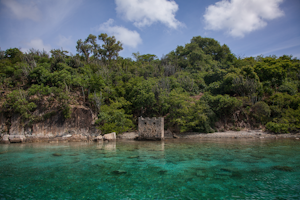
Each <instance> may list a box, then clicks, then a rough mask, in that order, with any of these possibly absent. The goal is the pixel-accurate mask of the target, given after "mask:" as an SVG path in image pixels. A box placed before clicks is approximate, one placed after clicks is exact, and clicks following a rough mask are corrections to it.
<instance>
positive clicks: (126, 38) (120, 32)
mask: <svg viewBox="0 0 300 200" xmlns="http://www.w3.org/2000/svg"><path fill="white" fill-rule="evenodd" d="M113 22H114V20H113V19H109V20H108V21H107V22H105V23H103V24H101V25H100V27H99V28H98V30H99V31H103V32H105V33H107V34H109V35H114V36H115V37H116V39H117V40H119V41H121V42H122V44H124V45H126V46H129V47H133V48H135V47H137V45H139V44H141V43H142V39H141V37H140V34H139V33H138V32H136V31H131V30H128V29H127V28H125V27H122V26H113Z"/></svg>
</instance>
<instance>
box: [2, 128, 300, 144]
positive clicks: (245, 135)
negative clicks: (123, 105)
mask: <svg viewBox="0 0 300 200" xmlns="http://www.w3.org/2000/svg"><path fill="white" fill-rule="evenodd" d="M9 136H10V138H7V139H6V140H4V138H2V140H0V144H10V143H68V142H109V141H116V140H117V141H118V140H136V138H137V137H138V132H125V133H121V134H118V135H117V137H116V139H105V137H102V136H101V138H99V136H98V137H92V136H86V135H72V136H71V135H68V136H67V137H41V136H25V135H9ZM222 138H223V139H286V138H289V139H295V140H300V133H296V134H290V133H288V134H270V133H267V132H263V131H262V130H248V131H246V130H243V131H225V132H215V133H198V132H186V133H179V134H173V133H171V132H169V131H165V137H164V139H175V140H181V139H222Z"/></svg>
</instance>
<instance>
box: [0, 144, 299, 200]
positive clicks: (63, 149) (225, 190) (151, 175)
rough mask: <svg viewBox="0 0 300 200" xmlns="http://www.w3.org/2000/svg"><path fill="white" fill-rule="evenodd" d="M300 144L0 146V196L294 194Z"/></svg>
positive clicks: (294, 196)
mask: <svg viewBox="0 0 300 200" xmlns="http://www.w3.org/2000/svg"><path fill="white" fill-rule="evenodd" d="M299 152H300V141H296V140H265V141H263V140H224V139H215V140H205V141H203V140H166V141H164V142H139V141H128V142H126V141H117V142H112V143H103V144H101V143H100V144H99V143H98V144H97V143H61V144H40V143H38V144H10V145H0V163H1V164H0V200H2V199H276V200H283V199H300V153H299Z"/></svg>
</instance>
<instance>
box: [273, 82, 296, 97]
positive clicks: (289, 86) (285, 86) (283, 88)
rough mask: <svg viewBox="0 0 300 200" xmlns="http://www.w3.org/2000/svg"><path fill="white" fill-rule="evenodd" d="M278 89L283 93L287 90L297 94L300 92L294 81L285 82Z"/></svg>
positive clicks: (289, 92)
mask: <svg viewBox="0 0 300 200" xmlns="http://www.w3.org/2000/svg"><path fill="white" fill-rule="evenodd" d="M278 91H279V92H282V93H284V92H286V93H288V94H289V95H295V94H296V93H297V92H298V88H297V85H296V84H294V83H292V82H285V83H283V84H282V85H281V86H280V87H279V88H278Z"/></svg>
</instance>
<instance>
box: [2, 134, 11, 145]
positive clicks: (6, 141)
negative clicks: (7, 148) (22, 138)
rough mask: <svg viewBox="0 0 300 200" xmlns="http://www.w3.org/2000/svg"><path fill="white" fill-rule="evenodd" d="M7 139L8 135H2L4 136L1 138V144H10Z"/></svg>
mask: <svg viewBox="0 0 300 200" xmlns="http://www.w3.org/2000/svg"><path fill="white" fill-rule="evenodd" d="M8 137H9V135H4V136H3V137H2V141H1V143H4V144H9V143H10V142H9V139H8Z"/></svg>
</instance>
